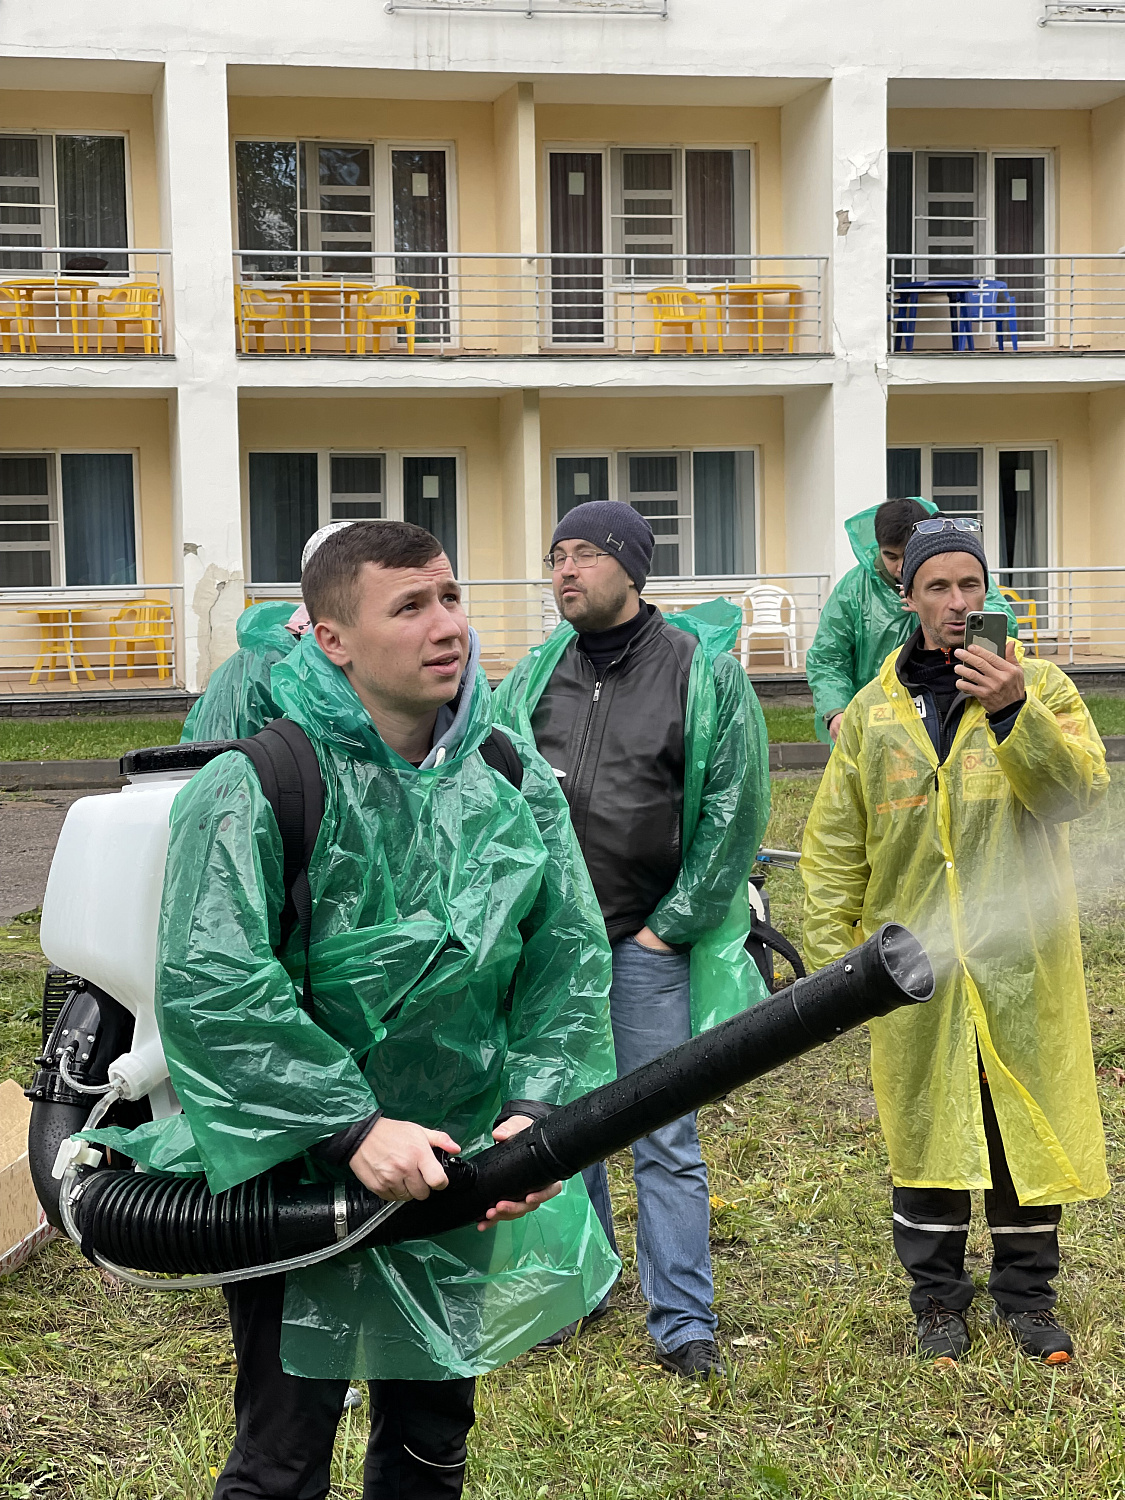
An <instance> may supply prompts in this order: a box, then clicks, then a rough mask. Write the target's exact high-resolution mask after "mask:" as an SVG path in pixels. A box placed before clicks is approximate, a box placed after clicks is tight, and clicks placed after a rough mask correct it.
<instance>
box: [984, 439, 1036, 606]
mask: <svg viewBox="0 0 1125 1500" xmlns="http://www.w3.org/2000/svg"><path fill="white" fill-rule="evenodd" d="M1047 460H1048V455H1047V450H1046V449H1045V448H1032V449H1004V448H1002V449H1001V450H1000V452H999V454H998V455H997V464H998V469H999V490H1000V495H999V514H998V517H997V528H996V530H997V535H996V539H995V542H994V543H993V544H992V545H991V546H990V547H989V549H988V550H989V555H990V556H991V557H994V558H996V565H997V567H1000V568H1011V569H1013V570H1014V571H1013V572H1010V573H1005V574H1004V575H1003V576H1002V578H1001V583H1002V586H1003V587H1004V588H1011V589H1014V590H1015V592H1016V593H1017V594H1018V595H1019V596H1020V597H1021V598H1022V599H1033V600H1034V601H1035V608H1036V614H1037V616H1038V620H1037V624H1038V626H1039V627H1040V628H1042V627H1043V625H1044V624H1045V623H1046V616H1047V607H1048V602H1049V591H1048V588H1047V583H1046V577H1045V575H1044V574H1042V573H1031V572H1025V571H1022V570H1024V569H1029V568H1045V567H1047V566H1048V563H1049V560H1050V547H1049V537H1048V506H1047V474H1048V461H1047ZM1015 609H1016V613H1017V614H1019V615H1026V614H1027V613H1028V611H1027V609H1026V608H1021V607H1020V606H1019V605H1016V606H1015Z"/></svg>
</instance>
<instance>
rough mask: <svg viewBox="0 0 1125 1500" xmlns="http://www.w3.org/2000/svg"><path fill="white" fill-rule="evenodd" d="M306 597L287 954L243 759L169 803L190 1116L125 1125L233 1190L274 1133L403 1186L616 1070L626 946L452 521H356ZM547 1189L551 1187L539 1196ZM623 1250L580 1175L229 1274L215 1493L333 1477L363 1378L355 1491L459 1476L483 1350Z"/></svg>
mask: <svg viewBox="0 0 1125 1500" xmlns="http://www.w3.org/2000/svg"><path fill="white" fill-rule="evenodd" d="M303 589H304V595H305V602H306V605H307V607H308V610H309V614H310V617H311V619H312V622H313V630H312V632H311V633H310V634H307V635H306V636H305V637H304V638H303V639H302V640H301V642H300V644H299V645H298V646H297V647H296V648H295V649H294V650H293V651H292V653H291V654H290V655H289V656H288V657H287V658H286V659H285V660H284V661H283V662H281V663H280V664H279V665H278V666H276V667H275V668H274V670H273V673H272V682H271V693H272V696H273V698H274V700H275V701H276V704H277V706H278V708H279V709H280V710H281V711H282V712H283V713H284V714H285V715H286V716H287V717H288V718H290V719H292V720H294V721H296V722H297V723H298V724H299V725H300V727H301V728H302V729H303V730H304V731H305V733H306V734H307V735H308V737H309V739H310V741H311V743H312V745H313V747H314V749H315V751H316V754H317V757H318V760H319V763H320V768H321V772H322V775H323V778H324V784H325V809H324V818H323V822H322V825H321V829H320V834H319V837H318V839H317V842H316V847H315V849H314V852H313V855H312V857H311V859H310V863H309V870H308V876H309V882H310V886H311V891H312V905H313V914H312V941H311V948H310V964H311V981H312V994H313V1006H312V1010H311V1013H310V1012H306V1011H305V1010H304V1009H303V1007H302V1003H301V996H302V990H303V969H304V949H303V944H302V941H301V938H300V934H299V932H296V931H295V932H294V934H293V936H292V937H291V938H290V939H289V940H288V942H287V943H286V945H285V946H284V947H283V949H282V951H281V952H280V955H278V954H275V951H274V946H275V944H276V943H277V942H278V915H279V912H280V910H281V906H282V902H283V859H282V847H281V841H280V836H279V833H278V829H277V824H276V822H275V820H274V816H273V813H272V811H271V809H270V807H269V804H268V803H267V801H266V799H265V797H264V795H263V793H262V790H261V786H260V784H259V782H258V780H257V777H256V775H255V772H254V770H253V768H252V766H251V763H250V761H249V760H248V759H247V758H246V757H245V756H244V755H242V754H240V753H238V752H231V753H227V754H225V755H222V756H219V757H218V758H217V759H215V760H213V761H211V762H210V764H209V765H207V766H206V767H205V768H204V769H203V770H202V771H200V772H198V773H197V774H196V775H195V777H194V778H193V779H192V780H191V781H190V782H189V783H188V785H187V787H186V788H185V789H184V791H183V792H182V793H181V794H180V795H179V797H178V798H177V800H176V803H175V805H174V807H173V811H172V819H171V839H170V844H169V852H168V865H167V873H166V877H165V888H164V898H163V907H162V915H161V927H160V938H159V950H158V966H157V1011H158V1017H159V1021H160V1027H161V1033H162V1037H163V1040H164V1047H165V1052H166V1056H167V1059H168V1065H169V1069H170V1071H171V1075H172V1079H173V1082H174V1083H175V1086H176V1090H177V1093H178V1096H179V1098H180V1101H181V1103H182V1105H183V1109H184V1113H183V1115H182V1116H179V1117H174V1118H173V1119H172V1120H164V1121H158V1122H156V1123H155V1124H153V1125H149V1126H142V1127H141V1128H140V1129H139V1131H137V1132H134V1133H133V1134H132V1135H131V1136H129V1137H128V1141H127V1143H126V1149H127V1150H128V1151H129V1154H130V1155H131V1156H132V1157H133V1158H134V1159H135V1160H137V1161H138V1162H140V1163H142V1164H144V1165H146V1166H147V1167H149V1168H152V1169H157V1170H166V1171H167V1170H170V1171H178V1172H200V1171H202V1172H205V1173H206V1176H207V1181H208V1184H209V1186H210V1188H211V1190H212V1191H213V1192H216V1193H218V1192H222V1191H224V1190H225V1189H228V1188H231V1187H233V1186H235V1185H236V1184H237V1183H240V1182H245V1181H246V1180H248V1179H249V1178H252V1177H254V1176H256V1175H258V1174H260V1173H263V1172H267V1171H269V1170H270V1169H271V1168H274V1167H277V1166H278V1165H279V1164H281V1163H294V1162H296V1163H298V1164H300V1168H301V1169H303V1170H304V1171H307V1172H311V1173H313V1174H315V1175H320V1176H322V1175H323V1174H328V1175H329V1176H330V1177H332V1178H335V1180H338V1181H346V1180H348V1178H349V1175H350V1174H353V1173H354V1175H355V1176H356V1177H358V1178H359V1179H360V1181H361V1182H363V1183H364V1184H365V1185H366V1186H367V1187H369V1188H371V1189H372V1190H373V1191H375V1192H377V1193H379V1194H380V1195H381V1196H383V1197H385V1198H392V1199H403V1200H404V1199H407V1198H424V1197H426V1196H427V1195H428V1194H429V1193H430V1192H431V1191H440V1189H442V1188H443V1187H444V1186H446V1183H447V1179H446V1177H445V1173H444V1172H443V1171H442V1168H441V1166H440V1164H439V1162H438V1159H437V1158H436V1157H435V1155H434V1149H435V1148H441V1149H444V1150H446V1151H458V1150H460V1151H465V1152H471V1151H476V1150H478V1149H480V1148H482V1147H484V1146H486V1145H488V1144H490V1143H491V1142H492V1141H493V1140H499V1139H505V1138H507V1137H508V1136H510V1135H512V1134H514V1133H516V1132H517V1131H518V1130H521V1129H524V1128H526V1126H527V1125H528V1124H530V1123H531V1120H532V1119H533V1118H535V1117H537V1116H539V1115H541V1114H543V1113H545V1112H546V1111H547V1110H548V1109H549V1108H550V1107H552V1106H554V1105H558V1104H561V1103H564V1102H566V1101H569V1100H570V1099H572V1098H574V1097H576V1096H577V1095H579V1094H582V1093H584V1092H586V1091H587V1090H589V1089H590V1088H593V1087H596V1086H597V1085H598V1084H600V1083H603V1082H606V1081H608V1080H609V1079H610V1078H611V1077H612V1076H613V1074H614V1064H613V1048H612V1042H611V1039H610V1032H609V1019H608V1007H607V994H608V988H609V977H610V975H609V950H608V946H607V942H606V937H605V929H604V927H603V925H602V922H601V917H600V915H599V911H598V906H597V902H596V900H595V897H594V893H593V890H592V888H591V885H590V881H589V878H588V876H587V874H586V871H585V867H584V865H583V863H582V859H581V856H580V854H579V852H578V847H577V844H576V842H575V839H574V835H573V833H572V831H571V827H570V819H569V817H568V813H567V807H566V803H565V801H564V799H563V797H562V795H561V793H560V792H559V790H558V786H557V784H556V781H555V777H554V776H553V775H552V773H551V771H550V768H549V767H548V766H547V765H546V763H545V762H544V761H543V760H542V759H541V758H540V757H539V755H538V754H537V753H536V751H535V748H534V746H533V745H532V744H530V743H529V742H528V741H527V740H525V739H523V738H522V737H521V736H519V735H518V734H516V733H513V734H512V735H511V736H510V738H511V741H512V744H513V747H514V749H515V751H516V754H517V755H518V757H519V760H520V762H521V763H522V766H523V780H522V783H521V785H520V787H519V788H517V787H516V786H514V785H513V784H512V782H511V780H510V779H508V778H507V777H505V776H504V775H501V774H500V773H499V772H497V771H495V770H492V769H490V767H489V766H488V765H486V763H485V761H484V759H483V758H482V756H481V754H480V746H481V745H482V743H483V742H484V741H485V739H486V738H488V736H489V735H490V733H491V732H492V719H491V710H490V694H489V689H488V685H487V682H486V680H485V677H484V673H483V672H482V671H481V670H480V668H479V665H478V659H479V645H478V643H477V641H476V637H475V634H474V633H473V632H472V631H470V629H469V627H468V624H467V621H466V618H465V614H464V611H463V609H462V607H461V602H460V591H459V589H458V586H457V584H456V582H455V580H454V578H453V575H452V572H451V570H450V565H449V562H448V559H447V558H446V557H445V556H444V554H443V553H442V551H441V545H440V543H439V542H438V541H437V540H436V538H434V537H433V536H431V535H430V533H429V532H425V531H422V530H421V529H420V528H419V527H416V526H409V525H405V524H404V523H401V522H382V523H376V524H372V523H365V522H360V523H357V524H356V525H354V526H352V527H349V528H348V530H347V531H343V532H340V533H339V534H338V535H336V536H333V537H331V538H329V539H328V540H327V541H326V542H325V543H324V545H323V546H322V548H321V549H320V551H319V552H318V553H317V555H316V557H315V558H314V559H313V560H312V562H311V564H310V566H309V568H307V569H306V572H305V575H304V579H303ZM533 1209H534V1210H536V1211H535V1212H532V1211H531V1210H533ZM618 1270H619V1263H618V1261H617V1259H616V1257H615V1256H614V1255H613V1253H612V1252H611V1250H610V1248H609V1246H608V1244H607V1242H606V1239H605V1236H604V1235H603V1233H602V1231H601V1229H600V1228H599V1226H598V1224H597V1221H596V1219H595V1217H594V1215H593V1211H592V1209H591V1206H590V1203H589V1199H588V1197H587V1195H586V1192H585V1190H584V1188H583V1186H582V1183H581V1182H580V1181H574V1182H572V1183H568V1184H567V1185H566V1186H565V1187H561V1188H560V1186H559V1185H558V1184H556V1185H555V1187H554V1188H553V1189H550V1190H548V1191H547V1192H545V1193H542V1194H536V1195H533V1196H532V1197H530V1198H528V1199H527V1200H525V1201H523V1202H519V1203H500V1204H498V1205H496V1207H495V1208H493V1209H490V1210H489V1213H488V1221H487V1222H486V1223H483V1224H481V1225H479V1226H472V1225H470V1226H469V1227H467V1228H465V1229H461V1230H456V1231H453V1232H451V1233H448V1234H444V1235H441V1236H440V1237H439V1238H437V1239H435V1240H433V1241H429V1240H418V1241H412V1242H409V1243H405V1244H401V1245H397V1246H391V1247H388V1248H380V1249H373V1250H367V1251H362V1252H353V1253H350V1254H346V1255H343V1256H338V1257H336V1258H335V1259H331V1260H328V1261H325V1262H323V1263H321V1264H319V1265H317V1266H314V1267H312V1268H309V1269H306V1270H304V1271H300V1272H294V1273H290V1274H288V1275H286V1276H284V1277H282V1276H280V1275H279V1276H273V1277H266V1278H263V1279H261V1280H257V1281H248V1282H241V1283H236V1284H234V1285H231V1286H228V1287H227V1288H226V1294H227V1301H228V1304H229V1309H230V1315H231V1324H232V1329H233V1333H234V1341H235V1350H236V1354H237V1356H238V1379H237V1384H236V1387H235V1409H236V1416H237V1435H236V1439H235V1444H234V1448H233V1450H232V1452H231V1455H230V1458H229V1461H228V1462H227V1465H226V1467H225V1468H224V1470H223V1472H222V1474H221V1475H220V1477H219V1480H218V1485H217V1488H216V1490H215V1495H216V1497H218V1500H258V1497H261V1500H265V1497H267V1496H268V1497H269V1500H322V1497H324V1496H326V1495H327V1493H328V1488H329V1479H330V1464H331V1457H332V1444H333V1438H334V1434H335V1429H336V1424H337V1421H338V1419H339V1416H340V1412H341V1409H342V1407H343V1404H344V1399H345V1395H346V1392H347V1388H348V1382H349V1380H352V1379H357V1378H363V1379H367V1380H368V1381H369V1382H370V1393H371V1410H372V1429H371V1437H370V1442H369V1445H368V1451H367V1459H366V1465H365V1471H364V1472H365V1479H364V1491H363V1494H364V1500H392V1497H393V1500H407V1497H411V1500H415V1497H416V1500H430V1497H433V1500H437V1497H439V1496H442V1497H445V1496H458V1495H460V1494H461V1489H462V1483H463V1477H464V1465H465V1461H466V1453H467V1449H466V1439H467V1435H468V1431H469V1428H470V1426H471V1425H472V1422H473V1385H474V1377H475V1376H476V1375H477V1374H479V1373H481V1372H482V1371H485V1370H489V1369H492V1368H495V1367H496V1366H497V1365H500V1364H502V1363H503V1362H505V1361H507V1360H509V1359H512V1358H513V1357H514V1356H516V1355H517V1354H520V1353H522V1352H523V1351H524V1350H526V1349H528V1348H530V1347H531V1346H532V1345H533V1344H535V1343H536V1341H537V1340H539V1339H541V1338H542V1337H543V1336H544V1335H545V1334H549V1333H551V1332H553V1331H554V1330H555V1329H556V1328H558V1327H559V1326H560V1324H562V1323H564V1322H566V1321H567V1320H570V1319H574V1318H579V1317H582V1316H584V1315H585V1314H586V1313H587V1312H588V1311H589V1310H590V1309H591V1308H592V1307H594V1306H595V1305H596V1304H597V1303H598V1301H599V1299H600V1298H601V1297H602V1296H603V1295H604V1293H605V1292H606V1290H607V1289H608V1287H609V1286H610V1285H612V1283H613V1281H614V1279H615V1277H616V1275H617V1272H618Z"/></svg>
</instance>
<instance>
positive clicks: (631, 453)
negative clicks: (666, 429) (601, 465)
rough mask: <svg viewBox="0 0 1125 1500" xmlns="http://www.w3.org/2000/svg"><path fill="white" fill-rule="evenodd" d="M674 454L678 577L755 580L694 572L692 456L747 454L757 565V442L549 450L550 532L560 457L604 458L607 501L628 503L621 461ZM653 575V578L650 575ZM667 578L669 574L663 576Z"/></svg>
mask: <svg viewBox="0 0 1125 1500" xmlns="http://www.w3.org/2000/svg"><path fill="white" fill-rule="evenodd" d="M895 446H896V447H912V446H916V445H915V444H907V443H900V444H895ZM671 453H674V454H675V455H676V456H677V458H678V459H679V461H680V464H681V469H680V484H681V489H682V490H683V491H686V496H687V504H688V516H689V520H688V527H687V531H688V539H687V543H686V546H687V549H688V550H689V553H690V557H691V563H692V571H691V572H690V573H680V574H678V575H677V576H678V577H680V578H758V577H762V576H764V575H763V574H762V573H761V570H760V566H758V568H757V571H755V572H754V573H696V571H695V466H694V464H693V463H692V457H693V455H694V454H696V453H749V454H750V455H751V472H752V485H753V492H754V493H753V501H752V504H753V507H754V515H753V520H752V524H751V526H750V528H749V529H750V533H751V535H752V536H753V539H754V558H755V564H756V565H760V563H761V559H762V544H763V535H762V526H763V510H764V507H763V504H762V467H763V466H762V446H761V444H760V443H693V444H692V446H691V447H690V448H683V447H679V446H677V445H676V444H674V443H670V444H668V446H666V447H663V448H655V447H652V446H651V445H645V446H636V445H632V446H629V447H625V448H605V447H599V446H596V445H590V446H587V447H566V448H552V449H551V450H550V454H549V460H550V466H551V531H552V532H553V531H554V529H555V527H556V525H557V524H558V519H559V490H558V465H557V463H556V460H557V459H560V458H604V459H605V460H606V461H607V463H608V467H609V498H610V499H611V500H623V501H624V502H625V503H626V504H628V503H629V502H628V497H627V496H625V495H622V494H621V482H620V476H621V471H622V468H623V467H624V460H626V459H628V458H629V457H634V458H635V457H637V456H644V455H647V454H671ZM683 465H686V468H687V478H686V480H685V478H684V469H683V467H682V466H683ZM654 576H655V575H654ZM665 576H670V575H665Z"/></svg>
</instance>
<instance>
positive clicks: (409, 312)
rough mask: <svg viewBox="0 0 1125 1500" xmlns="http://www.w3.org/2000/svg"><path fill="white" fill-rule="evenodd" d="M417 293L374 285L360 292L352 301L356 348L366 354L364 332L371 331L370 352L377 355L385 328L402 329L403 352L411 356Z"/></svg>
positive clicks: (357, 351)
mask: <svg viewBox="0 0 1125 1500" xmlns="http://www.w3.org/2000/svg"><path fill="white" fill-rule="evenodd" d="M417 306H418V293H417V292H416V291H415V290H414V288H413V287H412V286H377V287H372V288H371V290H370V291H368V292H360V294H359V296H358V297H357V298H356V299H355V347H356V353H357V354H366V353H367V329H368V328H370V329H371V337H372V344H373V348H372V351H371V352H372V353H373V354H378V352H379V343H380V340H381V339H382V336H383V329H384V328H391V329H396V330H397V329H399V328H401V329H402V330H403V331H404V333H405V334H406V352H407V354H413V353H414V318H415V311H416V309H417Z"/></svg>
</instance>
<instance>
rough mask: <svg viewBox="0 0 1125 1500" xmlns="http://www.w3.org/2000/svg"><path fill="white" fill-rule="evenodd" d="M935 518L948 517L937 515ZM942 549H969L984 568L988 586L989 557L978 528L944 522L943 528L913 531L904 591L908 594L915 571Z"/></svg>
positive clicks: (906, 555) (906, 554) (904, 566)
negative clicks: (963, 527)
mask: <svg viewBox="0 0 1125 1500" xmlns="http://www.w3.org/2000/svg"><path fill="white" fill-rule="evenodd" d="M933 519H934V520H935V521H937V520H942V519H946V518H944V517H940V516H934V517H933ZM943 552H967V553H968V554H969V556H970V557H975V558H976V560H977V561H978V562H979V563H980V565H981V567H982V568H983V569H984V586H985V588H987V587H988V558H987V557H985V555H984V540H983V538H982V536H981V533H980V532H979V531H959V530H958V529H957V527H955V526H945V527H943V528H942V530H941V531H913V532H911V534H910V540H909V541H908V542H907V544H906V551H905V552H904V554H903V558H902V592H903V594H909V592H910V586H911V584H912V583H913V582H914V575H915V573H917V571H918V569H919V568H920V567H921V566H922V564H923V563H924V562H929V560H930V558H931V557H940V556H941V554H942V553H943Z"/></svg>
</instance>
